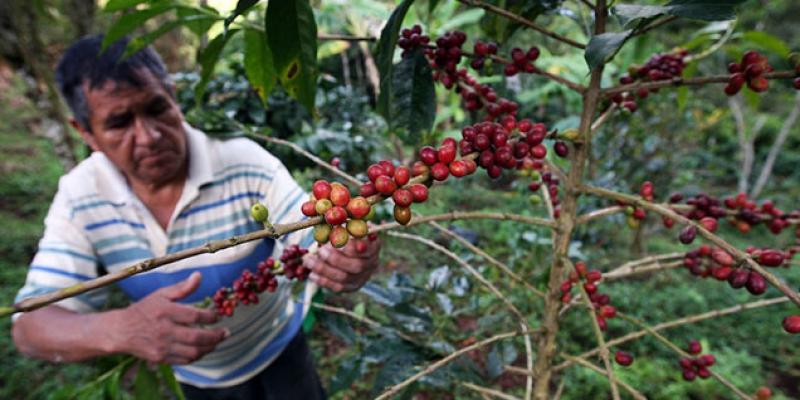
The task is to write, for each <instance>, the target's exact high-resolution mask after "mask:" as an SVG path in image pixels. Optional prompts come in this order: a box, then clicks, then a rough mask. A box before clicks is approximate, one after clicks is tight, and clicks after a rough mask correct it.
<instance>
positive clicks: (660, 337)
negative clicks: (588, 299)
mask: <svg viewBox="0 0 800 400" xmlns="http://www.w3.org/2000/svg"><path fill="white" fill-rule="evenodd" d="M617 316H618V317H620V318H622V319H624V320H626V321H629V322H631V323H633V324H634V325H637V326H639V327H642V328H644V330H646V331H647V332H648V333H650V334H651V335H653V337H655V338H656V339H658V340H659V341H660V342H661V343H664V344H665V345H666V346H667V347H669V348H670V349H672V350H673V351H674V352H676V353H678V354H680V356H681V357H683V358H691V357H692V356H691V354H689V353H687V352H685V351H684V350H683V349H681V348H680V347H679V346H678V345H676V344H675V343H673V342H672V341H671V340H669V339H667V338H665V337H664V336H663V335H662V334H660V333H658V332H656V331H655V330H653V328H651V327H649V326H647V324H645V323H644V322H642V321H639V320H638V319H636V318H634V317H631V316H629V315H625V314H623V313H617ZM709 372H711V376H713V377H714V379H716V380H717V381H719V382H720V383H721V384H723V385H725V386H726V387H727V388H728V389H730V390H731V391H733V393H735V394H736V395H737V396H739V397H740V398H742V399H745V400H752V397H750V396H748V395H747V394H746V393H744V392H742V391H741V390H740V389H739V388H737V387H736V386H734V385H733V384H732V383H730V382H729V381H728V380H727V379H725V378H724V377H722V375H720V374H718V373H716V372H714V371H712V370H711V369H709Z"/></svg>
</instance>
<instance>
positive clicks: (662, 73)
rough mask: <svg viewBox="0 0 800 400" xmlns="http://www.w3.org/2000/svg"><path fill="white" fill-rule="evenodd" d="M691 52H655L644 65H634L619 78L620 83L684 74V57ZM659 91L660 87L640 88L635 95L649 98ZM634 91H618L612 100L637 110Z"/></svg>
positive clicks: (648, 80) (653, 79)
mask: <svg viewBox="0 0 800 400" xmlns="http://www.w3.org/2000/svg"><path fill="white" fill-rule="evenodd" d="M688 54H689V53H688V52H687V51H686V50H684V49H680V50H677V51H674V52H672V53H664V54H654V55H653V56H652V57H650V59H649V60H647V62H646V63H645V64H644V65H643V66H636V65H632V66H631V67H630V68H629V69H628V74H626V75H623V76H622V77H620V78H619V83H621V84H623V85H629V84H632V83H636V82H656V81H664V80H670V79H673V78H676V77H680V76H682V75H683V70H684V68H686V62H685V61H684V59H685V58H686V56H687V55H688ZM651 92H652V93H655V92H658V88H652V89H646V88H640V89H638V90H637V91H636V94H635V96H636V97H639V98H640V99H644V98H647V96H648V95H649V94H650V93H651ZM635 96H634V94H633V93H629V92H625V93H616V94H614V95H613V96H611V101H613V102H614V103H617V104H619V105H621V106H622V107H624V108H625V109H627V110H628V111H630V112H634V111H636V110H637V108H638V106H637V104H636V97H635Z"/></svg>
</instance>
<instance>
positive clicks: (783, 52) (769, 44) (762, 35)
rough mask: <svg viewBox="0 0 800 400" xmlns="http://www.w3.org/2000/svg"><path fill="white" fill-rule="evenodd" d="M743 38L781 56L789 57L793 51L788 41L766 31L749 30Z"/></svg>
mask: <svg viewBox="0 0 800 400" xmlns="http://www.w3.org/2000/svg"><path fill="white" fill-rule="evenodd" d="M742 39H744V40H746V41H749V42H751V43H753V44H755V45H756V46H757V47H759V48H761V49H764V50H767V51H769V52H771V53H774V54H776V55H778V56H780V57H781V58H786V57H788V56H789V53H790V52H791V50H790V49H789V46H787V45H786V42H784V41H783V40H781V39H779V38H777V37H775V36H773V35H770V34H769V33H766V32H760V31H748V32H745V33H743V34H742Z"/></svg>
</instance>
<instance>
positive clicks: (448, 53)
mask: <svg viewBox="0 0 800 400" xmlns="http://www.w3.org/2000/svg"><path fill="white" fill-rule="evenodd" d="M466 39H467V36H466V34H464V32H461V31H453V32H447V33H445V34H444V35H443V36H442V37H439V38H438V39H436V41H435V42H434V43H435V45H429V44H428V43H429V42H430V39H429V38H428V37H427V36H425V35H423V34H422V28H421V27H420V26H419V25H414V26H413V27H412V28H411V29H403V30H402V31H401V32H400V38H399V39H398V46H400V47H401V48H402V49H403V55H404V56H408V55H409V54H410V51H412V50H413V49H415V48H423V49H424V54H425V56H426V57H427V59H428V61H429V62H430V65H431V68H432V69H433V79H434V81H437V82H440V83H441V84H442V85H443V86H444V87H445V88H447V89H455V91H456V93H459V94H460V95H461V98H462V99H463V101H464V107H465V108H466V109H467V110H470V111H478V110H481V109H484V108H485V109H486V112H487V115H486V120H487V121H494V120H496V119H497V118H499V117H501V116H503V115H515V114H516V112H517V110H518V109H519V105H518V104H517V103H516V102H513V101H510V100H508V99H504V98H501V97H499V96H498V95H497V92H495V91H494V89H492V88H491V87H490V86H488V85H482V84H480V83H478V81H477V80H476V79H475V77H473V76H472V75H470V74H469V73H468V72H467V70H466V69H465V68H459V67H458V65H459V64H460V63H461V60H462V57H463V56H464V55H466V54H465V53H464V52H463V51H462V48H463V46H464V42H465V41H466ZM480 43H482V42H480ZM478 47H479V48H480V49H481V50H480V51H481V54H484V56H485V57H488V56H490V55H492V54H496V53H497V45H495V44H484V43H482V44H481V45H480V46H478ZM484 47H485V49H484ZM537 52H538V49H537ZM525 57H526V59H527V55H526V54H525ZM537 57H538V54H537ZM478 58H482V57H478ZM476 65H477V64H476ZM476 65H473V66H476ZM514 65H515V64H514ZM480 66H482V63H481V65H480ZM531 66H532V65H531Z"/></svg>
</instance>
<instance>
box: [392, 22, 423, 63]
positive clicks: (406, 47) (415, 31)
mask: <svg viewBox="0 0 800 400" xmlns="http://www.w3.org/2000/svg"><path fill="white" fill-rule="evenodd" d="M430 41H431V38H430V37H428V36H427V35H423V34H422V27H421V26H419V25H414V26H412V27H411V28H410V29H409V28H405V29H403V30H401V31H400V37H399V38H398V39H397V46H398V47H400V48H401V49H403V52H402V53H401V56H402V57H403V58H405V57H407V56H408V55H409V52H410V51H412V50H413V49H416V48H419V47H427V45H428V43H429V42H430Z"/></svg>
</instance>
